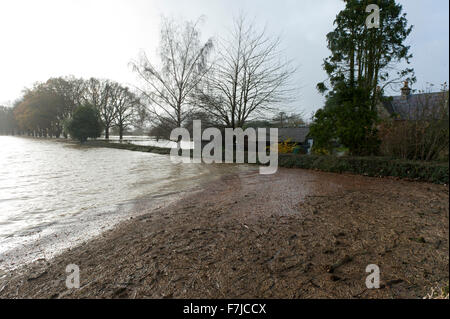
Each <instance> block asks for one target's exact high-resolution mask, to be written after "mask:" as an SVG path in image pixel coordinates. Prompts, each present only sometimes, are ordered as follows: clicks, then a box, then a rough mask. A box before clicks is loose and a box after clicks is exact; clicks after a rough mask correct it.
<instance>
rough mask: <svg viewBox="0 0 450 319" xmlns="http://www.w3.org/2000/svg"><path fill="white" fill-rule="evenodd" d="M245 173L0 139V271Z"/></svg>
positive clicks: (72, 146) (99, 150) (112, 151)
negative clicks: (142, 208) (139, 206)
mask: <svg viewBox="0 0 450 319" xmlns="http://www.w3.org/2000/svg"><path fill="white" fill-rule="evenodd" d="M252 169H256V168H251V167H248V166H235V165H231V166H230V165H200V164H173V163H171V161H170V159H169V157H167V156H162V155H157V154H151V153H141V152H129V151H123V150H116V149H108V148H87V147H80V146H78V145H75V144H68V143H63V142H56V141H52V140H45V139H41V140H39V139H27V138H17V137H2V136H0V268H3V269H7V268H11V267H17V266H20V264H22V263H24V262H29V261H31V260H35V259H39V258H49V257H51V256H53V255H54V254H55V253H58V252H60V251H61V250H62V249H65V248H67V247H70V246H73V245H74V244H76V243H79V242H81V241H84V240H86V239H88V238H89V237H92V236H95V235H98V234H99V233H100V232H102V231H104V230H106V229H108V228H110V227H112V226H113V225H115V224H117V222H119V221H120V220H123V219H126V218H129V217H130V214H132V208H133V206H134V203H135V202H136V201H137V200H144V201H146V206H148V207H150V208H151V207H158V206H159V205H161V204H162V203H163V202H164V201H168V200H173V199H176V198H179V197H180V195H181V194H182V193H183V192H186V191H189V190H193V189H195V188H196V187H197V186H199V185H200V183H203V182H206V181H210V180H213V179H214V178H217V177H219V176H221V175H222V174H224V173H225V172H230V171H233V170H252Z"/></svg>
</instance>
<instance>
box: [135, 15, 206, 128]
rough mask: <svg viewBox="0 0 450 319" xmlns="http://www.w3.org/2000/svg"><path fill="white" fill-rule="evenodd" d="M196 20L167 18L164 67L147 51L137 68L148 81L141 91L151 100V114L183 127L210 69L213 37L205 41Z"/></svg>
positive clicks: (163, 39)
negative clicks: (192, 21) (152, 59)
mask: <svg viewBox="0 0 450 319" xmlns="http://www.w3.org/2000/svg"><path fill="white" fill-rule="evenodd" d="M200 21H201V20H200V19H199V20H198V21H197V22H195V23H191V22H186V23H184V24H182V25H181V24H177V23H175V22H174V21H173V20H169V19H167V18H163V21H162V30H161V40H160V59H161V67H160V68H158V67H157V66H155V64H153V63H151V62H150V61H149V59H148V58H147V56H146V55H145V53H142V56H141V59H140V61H139V62H134V63H132V65H133V69H134V71H135V72H137V74H138V75H139V76H140V77H141V78H142V79H143V80H144V82H145V84H146V87H145V88H142V89H141V91H142V92H143V94H144V95H145V96H146V97H147V98H148V99H149V101H150V102H151V107H150V110H149V111H150V114H151V115H153V116H154V118H155V120H157V121H159V122H161V120H164V121H167V120H169V121H170V122H171V123H172V124H173V125H174V126H175V127H181V125H182V123H183V121H184V120H185V119H186V117H187V115H188V114H189V112H190V111H191V110H192V108H193V104H194V102H193V101H192V99H191V98H192V93H193V92H194V90H195V88H196V87H197V86H199V84H200V83H201V81H202V80H203V78H204V77H205V75H206V74H207V72H208V70H209V65H208V61H207V58H208V55H209V52H210V50H211V48H212V40H208V41H207V42H206V43H201V41H200V32H199V30H198V24H199V22H200Z"/></svg>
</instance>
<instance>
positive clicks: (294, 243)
mask: <svg viewBox="0 0 450 319" xmlns="http://www.w3.org/2000/svg"><path fill="white" fill-rule="evenodd" d="M448 200H449V192H448V187H446V186H442V185H435V184H427V183H416V182H407V181H401V180H400V181H399V180H394V179H389V178H387V179H377V178H369V177H363V176H357V175H347V174H333V173H323V172H315V171H306V170H300V169H289V170H288V169H282V168H281V169H280V170H279V172H278V173H277V174H275V175H268V176H263V175H259V174H257V173H255V172H245V173H237V174H231V175H227V176H224V177H223V178H221V179H220V180H218V181H215V182H213V183H209V184H207V185H204V188H203V190H202V191H199V192H196V193H193V194H191V195H189V196H187V197H186V198H183V199H182V200H180V201H178V202H176V203H173V204H171V205H169V206H168V207H165V208H161V209H157V210H153V211H146V210H147V208H146V207H145V205H144V206H142V207H136V210H137V211H139V212H140V213H142V212H146V213H145V214H144V215H141V216H139V217H136V218H133V219H132V220H129V221H127V222H124V223H122V224H121V225H120V226H119V227H117V228H115V229H114V230H112V231H109V232H106V233H104V234H103V235H102V236H100V237H98V238H96V239H95V240H92V241H90V242H88V243H86V244H84V245H81V246H79V247H76V248H73V249H71V250H69V251H67V252H65V253H63V254H62V255H60V256H58V257H56V258H54V259H52V260H50V261H46V262H40V263H35V264H33V265H30V266H27V267H25V268H23V269H20V270H17V271H15V272H12V273H10V274H9V275H8V276H7V277H5V278H2V279H1V280H0V297H2V298H6V297H8V298H422V297H424V296H425V295H427V294H428V293H429V292H430V289H431V288H432V287H436V286H440V287H442V286H446V285H447V286H448V281H449V273H448V269H449V268H448V266H449V264H448V262H449V254H448V250H449V242H448V236H449V221H448V216H449V204H448ZM68 264H76V265H78V266H79V267H80V271H81V275H80V280H81V288H80V289H75V290H67V288H66V286H65V280H66V273H65V269H66V266H67V265H68ZM369 264H377V265H378V266H379V267H380V270H381V289H378V290H368V289H366V286H365V279H366V276H367V275H368V274H367V273H366V272H365V270H366V267H367V265H369Z"/></svg>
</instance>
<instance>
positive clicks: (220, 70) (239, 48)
mask: <svg viewBox="0 0 450 319" xmlns="http://www.w3.org/2000/svg"><path fill="white" fill-rule="evenodd" d="M216 52H217V55H218V57H217V61H216V63H215V64H214V67H213V68H212V71H211V72H210V73H209V76H208V81H207V82H206V85H205V86H204V87H203V88H202V89H201V91H200V92H199V95H198V98H199V100H200V105H201V107H202V108H204V109H205V110H206V111H208V112H210V113H211V114H212V115H214V116H215V117H216V118H217V119H219V120H220V121H221V122H223V123H224V124H225V125H226V126H228V127H231V128H236V127H242V126H243V125H244V124H245V122H246V121H247V120H248V119H249V118H250V117H251V116H252V117H253V116H255V115H256V116H257V115H263V114H264V113H267V112H270V111H275V110H276V109H277V107H278V106H279V105H280V104H281V103H283V102H284V103H287V102H289V101H290V100H291V99H292V98H293V97H294V95H293V93H295V90H294V88H293V87H292V86H291V78H292V75H293V74H294V73H295V71H296V69H295V68H294V67H292V66H291V64H292V63H291V61H289V60H285V59H283V56H282V52H281V51H280V38H278V37H276V38H272V37H269V36H268V35H267V34H266V30H265V29H263V30H257V29H256V27H255V26H254V25H252V24H251V23H247V22H246V19H245V18H244V17H240V18H238V19H236V20H235V26H234V31H233V32H232V34H231V37H230V38H229V39H226V40H221V41H220V43H219V46H218V48H217V50H216Z"/></svg>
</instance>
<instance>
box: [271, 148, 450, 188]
mask: <svg viewBox="0 0 450 319" xmlns="http://www.w3.org/2000/svg"><path fill="white" fill-rule="evenodd" d="M279 166H280V167H295V168H304V169H317V170H321V171H326V172H335V173H354V174H361V175H365V176H375V177H381V176H394V177H401V178H408V179H413V180H419V181H426V182H432V183H436V184H448V179H449V178H448V176H449V174H448V167H449V165H448V163H434V162H419V161H404V160H398V159H392V158H386V157H335V156H313V155H308V156H304V155H303V156H302V155H293V154H280V159H279Z"/></svg>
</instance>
